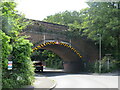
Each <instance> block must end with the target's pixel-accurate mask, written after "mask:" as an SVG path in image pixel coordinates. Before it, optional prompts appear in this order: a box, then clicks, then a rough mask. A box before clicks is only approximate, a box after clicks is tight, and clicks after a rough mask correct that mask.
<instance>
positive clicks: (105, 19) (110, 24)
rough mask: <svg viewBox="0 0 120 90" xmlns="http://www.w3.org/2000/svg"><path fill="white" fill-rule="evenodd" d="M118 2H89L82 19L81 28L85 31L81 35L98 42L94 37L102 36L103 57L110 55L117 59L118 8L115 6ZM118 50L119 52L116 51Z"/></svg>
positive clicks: (118, 39)
mask: <svg viewBox="0 0 120 90" xmlns="http://www.w3.org/2000/svg"><path fill="white" fill-rule="evenodd" d="M115 4H116V5H118V6H119V4H120V2H116V3H111V2H108V3H107V2H94V3H93V2H91V3H88V5H89V9H88V10H87V13H86V14H85V15H83V16H84V18H83V23H82V28H83V29H85V30H84V33H83V35H86V36H88V38H90V39H93V40H95V41H98V40H99V37H97V36H96V35H97V34H98V33H99V34H101V35H102V51H103V55H105V54H106V53H111V54H112V55H113V56H114V57H119V56H118V53H120V52H119V51H120V47H119V42H120V30H119V28H120V25H119V24H120V18H119V14H120V8H118V7H116V6H115ZM118 50H119V51H118Z"/></svg>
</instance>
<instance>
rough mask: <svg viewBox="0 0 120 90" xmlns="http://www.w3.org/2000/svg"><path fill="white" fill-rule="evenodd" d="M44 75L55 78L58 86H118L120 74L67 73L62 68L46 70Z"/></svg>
mask: <svg viewBox="0 0 120 90" xmlns="http://www.w3.org/2000/svg"><path fill="white" fill-rule="evenodd" d="M42 75H45V76H47V77H48V78H50V79H53V80H55V81H56V82H57V85H56V88H118V74H102V75H98V74H90V73H86V74H85V73H78V74H67V73H64V72H63V71H62V70H58V71H57V70H45V72H44V73H42Z"/></svg>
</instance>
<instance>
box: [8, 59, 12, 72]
mask: <svg viewBox="0 0 120 90" xmlns="http://www.w3.org/2000/svg"><path fill="white" fill-rule="evenodd" d="M12 63H13V61H8V70H12Z"/></svg>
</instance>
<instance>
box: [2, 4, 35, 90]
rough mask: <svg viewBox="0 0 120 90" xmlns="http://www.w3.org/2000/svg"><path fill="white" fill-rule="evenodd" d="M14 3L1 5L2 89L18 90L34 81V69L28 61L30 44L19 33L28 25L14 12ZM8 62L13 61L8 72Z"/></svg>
mask: <svg viewBox="0 0 120 90" xmlns="http://www.w3.org/2000/svg"><path fill="white" fill-rule="evenodd" d="M15 6H16V4H15V3H14V2H3V3H2V8H3V10H2V18H3V20H2V27H3V28H2V30H0V36H1V38H0V39H1V40H2V86H3V87H2V88H3V89H4V88H9V89H11V90H13V88H20V87H23V86H24V85H30V84H32V83H33V80H34V68H33V66H32V62H31V59H30V55H31V52H32V48H31V47H32V43H30V42H29V40H26V39H25V38H27V37H26V36H19V34H20V31H21V30H22V29H24V28H25V27H26V25H28V24H29V22H25V21H24V19H23V17H22V16H19V15H17V14H16V13H17V11H16V10H14V8H15ZM8 61H13V69H12V70H8V69H7V68H8Z"/></svg>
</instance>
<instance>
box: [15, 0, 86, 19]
mask: <svg viewBox="0 0 120 90" xmlns="http://www.w3.org/2000/svg"><path fill="white" fill-rule="evenodd" d="M86 7H88V5H87V4H86V3H85V0H17V7H16V10H18V11H19V12H20V13H22V14H24V15H25V17H26V18H29V19H35V20H43V19H44V18H46V17H47V16H50V15H54V14H55V13H59V12H63V11H66V10H68V11H73V10H76V11H80V10H81V9H83V8H86Z"/></svg>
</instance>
